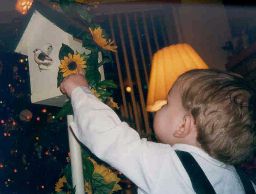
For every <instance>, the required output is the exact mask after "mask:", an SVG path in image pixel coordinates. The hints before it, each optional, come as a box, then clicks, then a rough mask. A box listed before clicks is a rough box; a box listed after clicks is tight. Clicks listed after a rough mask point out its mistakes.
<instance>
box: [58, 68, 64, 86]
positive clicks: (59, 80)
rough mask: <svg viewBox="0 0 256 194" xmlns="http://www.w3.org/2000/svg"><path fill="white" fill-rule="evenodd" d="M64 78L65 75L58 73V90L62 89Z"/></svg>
mask: <svg viewBox="0 0 256 194" xmlns="http://www.w3.org/2000/svg"><path fill="white" fill-rule="evenodd" d="M63 79H64V77H63V73H62V72H60V71H59V72H58V77H57V88H58V87H60V84H61V82H62V81H63Z"/></svg>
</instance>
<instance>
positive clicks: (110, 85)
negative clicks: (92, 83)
mask: <svg viewBox="0 0 256 194" xmlns="http://www.w3.org/2000/svg"><path fill="white" fill-rule="evenodd" d="M97 87H101V88H117V85H116V84H115V83H114V82H113V80H103V81H101V82H99V83H98V84H97Z"/></svg>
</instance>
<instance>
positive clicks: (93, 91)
mask: <svg viewBox="0 0 256 194" xmlns="http://www.w3.org/2000/svg"><path fill="white" fill-rule="evenodd" d="M90 90H91V93H92V94H93V95H94V96H96V97H97V98H99V97H100V94H99V93H98V92H97V91H96V89H94V88H91V89H90Z"/></svg>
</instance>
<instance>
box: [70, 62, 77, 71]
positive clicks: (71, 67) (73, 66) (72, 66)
mask: <svg viewBox="0 0 256 194" xmlns="http://www.w3.org/2000/svg"><path fill="white" fill-rule="evenodd" d="M76 67H77V65H76V62H74V61H71V62H70V63H69V64H68V69H69V70H71V71H73V70H75V69H76Z"/></svg>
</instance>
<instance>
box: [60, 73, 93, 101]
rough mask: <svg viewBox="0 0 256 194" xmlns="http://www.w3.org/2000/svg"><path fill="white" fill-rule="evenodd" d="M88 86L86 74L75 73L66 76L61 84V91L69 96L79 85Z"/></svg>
mask: <svg viewBox="0 0 256 194" xmlns="http://www.w3.org/2000/svg"><path fill="white" fill-rule="evenodd" d="M80 86H82V87H88V83H87V81H86V79H85V78H84V75H81V74H73V75H70V76H68V77H66V78H65V79H64V80H63V81H62V82H61V84H60V91H61V92H62V93H63V94H66V95H67V96H69V97H70V96H71V93H72V91H73V90H74V89H75V88H77V87H80Z"/></svg>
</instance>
